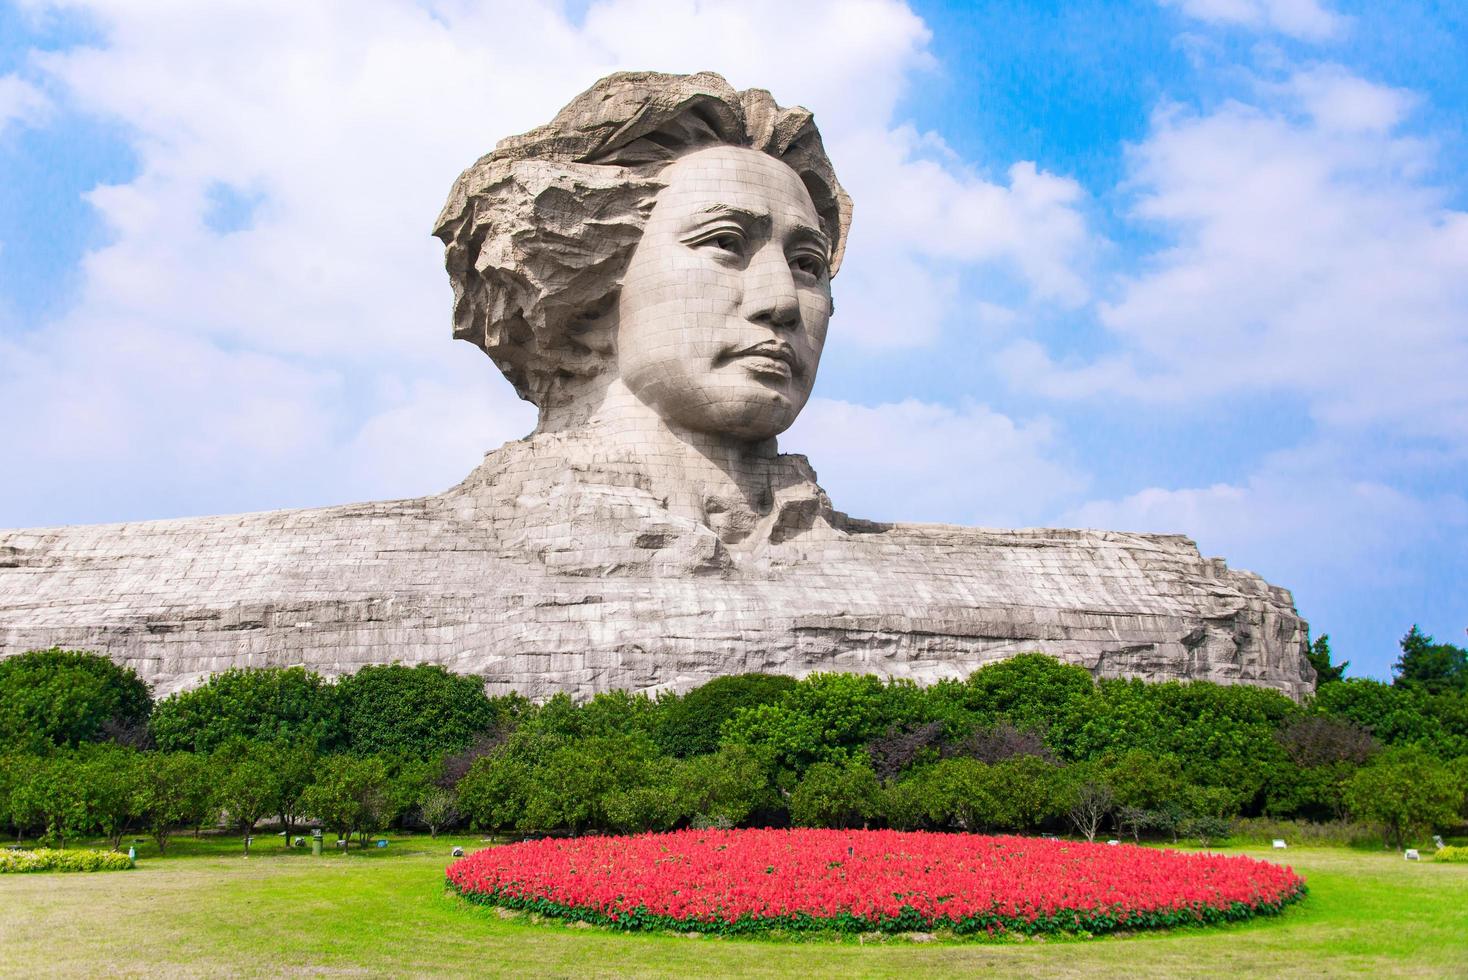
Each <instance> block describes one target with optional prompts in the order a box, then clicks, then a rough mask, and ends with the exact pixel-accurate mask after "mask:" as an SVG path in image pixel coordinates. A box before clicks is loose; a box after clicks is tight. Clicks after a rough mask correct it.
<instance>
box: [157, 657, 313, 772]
mask: <svg viewBox="0 0 1468 980" xmlns="http://www.w3.org/2000/svg"><path fill="white" fill-rule="evenodd" d="M150 727H151V730H152V733H153V738H154V739H155V740H156V741H157V743H158V747H159V748H160V749H162V750H164V751H165V752H202V753H205V754H209V753H212V752H214V751H215V750H217V749H219V748H220V747H221V746H223V745H225V744H226V743H228V742H231V741H236V740H243V741H246V742H257V743H265V742H284V743H287V744H289V745H295V746H305V747H309V748H311V749H313V750H315V751H318V752H319V751H324V750H326V749H328V748H330V747H332V746H333V745H335V744H337V742H338V741H339V740H340V737H341V713H340V709H339V706H338V704H337V699H336V689H335V688H333V687H332V685H330V684H327V683H326V682H325V681H324V680H323V679H322V678H321V676H320V675H319V674H315V673H312V672H310V671H307V670H306V669H305V668H304V667H261V668H240V669H235V670H227V671H225V672H224V673H222V674H215V675H213V676H212V677H210V678H209V679H208V680H207V681H206V682H205V683H204V685H203V686H202V687H196V688H194V689H193V690H190V691H180V692H179V693H177V694H174V695H171V696H170V697H167V698H165V699H163V700H162V701H160V702H158V704H157V705H156V706H155V707H154V709H153V718H152V722H151V726H150Z"/></svg>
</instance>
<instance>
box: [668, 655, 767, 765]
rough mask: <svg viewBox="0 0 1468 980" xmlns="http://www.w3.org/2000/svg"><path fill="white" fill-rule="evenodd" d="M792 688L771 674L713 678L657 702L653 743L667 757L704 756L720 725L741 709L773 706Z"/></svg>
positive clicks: (712, 748) (716, 739)
mask: <svg viewBox="0 0 1468 980" xmlns="http://www.w3.org/2000/svg"><path fill="white" fill-rule="evenodd" d="M794 687H795V679H794V678H792V677H781V676H778V675H775V674H731V675H729V676H728V677H716V678H715V679H713V680H711V681H709V682H708V683H707V684H702V685H700V686H698V687H695V688H694V689H693V690H691V691H689V692H688V693H687V694H685V695H683V696H682V697H668V698H665V699H664V700H662V701H659V702H658V714H659V719H658V727H657V741H658V745H659V747H660V748H661V749H662V750H663V751H664V752H666V753H667V754H669V755H674V756H678V757H680V758H687V757H689V756H696V755H706V754H708V753H711V752H714V751H716V750H717V749H718V747H719V736H720V733H721V732H722V731H723V728H724V723H725V722H727V721H728V720H729V719H730V718H732V717H733V716H734V714H735V713H736V712H738V711H739V710H741V709H743V708H756V707H759V706H760V705H762V704H775V703H777V702H779V701H780V700H781V699H782V698H784V697H785V695H786V694H788V693H789V692H790V691H791V689H793V688H794Z"/></svg>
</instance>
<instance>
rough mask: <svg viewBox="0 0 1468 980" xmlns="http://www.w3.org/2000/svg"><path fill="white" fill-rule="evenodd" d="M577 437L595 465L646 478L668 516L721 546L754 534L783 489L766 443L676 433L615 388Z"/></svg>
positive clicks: (775, 453)
mask: <svg viewBox="0 0 1468 980" xmlns="http://www.w3.org/2000/svg"><path fill="white" fill-rule="evenodd" d="M578 436H579V438H580V439H585V440H589V441H591V442H592V443H593V444H595V445H596V447H597V450H596V455H597V457H599V459H601V460H602V461H604V462H606V463H608V464H612V465H615V464H617V463H626V464H627V465H629V466H633V467H635V468H636V469H637V470H638V471H639V472H640V473H641V474H643V475H645V477H646V479H647V485H648V489H649V490H650V491H651V492H652V493H653V494H654V495H656V496H658V497H659V498H662V499H663V500H665V501H666V505H667V507H668V510H669V511H671V512H673V513H674V514H677V515H678V516H681V517H687V518H690V519H693V520H698V521H700V522H703V523H705V524H707V525H708V526H710V527H712V528H714V530H715V531H717V532H719V536H720V537H721V538H725V539H726V540H738V539H740V538H743V537H744V536H746V535H748V534H749V533H751V532H753V531H754V530H755V529H756V527H757V525H758V524H759V522H760V520H761V519H762V518H763V517H764V516H765V515H767V514H769V513H770V510H771V508H772V507H773V506H774V503H775V494H776V491H777V489H778V488H779V486H780V485H781V484H782V483H783V482H786V479H785V478H784V475H783V473H782V472H780V471H782V470H783V469H784V467H782V466H781V464H780V457H779V450H778V449H777V448H776V444H775V440H774V439H773V438H771V439H765V440H762V441H758V442H748V441H744V440H740V439H735V438H733V437H730V436H726V435H719V434H713V433H706V432H695V431H691V430H687V429H682V428H680V427H678V426H677V425H675V424H670V423H669V422H668V421H666V420H665V419H663V418H662V417H661V416H660V415H658V414H657V412H656V411H654V410H653V409H652V408H651V407H650V406H648V405H647V404H645V403H644V402H642V401H641V400H640V399H639V398H637V396H636V395H634V394H632V392H630V391H629V390H627V388H626V386H624V385H623V384H622V383H621V382H620V381H613V382H612V384H611V385H609V386H608V389H607V392H606V396H605V398H604V399H603V400H602V403H601V405H600V406H599V407H598V409H597V411H596V412H595V413H594V414H593V415H592V416H591V418H589V419H588V420H587V422H586V424H585V425H584V427H582V429H581V431H580V432H579V433H578Z"/></svg>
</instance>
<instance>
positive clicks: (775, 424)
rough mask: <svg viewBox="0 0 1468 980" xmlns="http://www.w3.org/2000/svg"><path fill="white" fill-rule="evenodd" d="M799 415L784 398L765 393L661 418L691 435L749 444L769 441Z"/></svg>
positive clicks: (721, 401) (723, 401) (798, 407)
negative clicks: (721, 438)
mask: <svg viewBox="0 0 1468 980" xmlns="http://www.w3.org/2000/svg"><path fill="white" fill-rule="evenodd" d="M799 412H800V406H798V405H795V404H793V403H792V402H791V401H790V399H789V398H788V397H787V396H785V395H782V394H777V393H774V392H768V391H766V392H761V393H758V394H756V395H753V396H752V397H749V398H739V397H730V398H726V399H722V400H720V401H719V402H716V403H714V404H705V405H701V406H698V408H697V409H696V410H690V411H685V412H680V413H677V414H676V415H665V416H664V418H665V419H666V420H667V421H668V422H671V423H672V424H674V425H677V426H679V427H682V428H685V429H689V430H691V431H694V432H701V433H704V434H705V435H712V436H722V437H724V438H728V439H735V440H738V441H740V442H751V443H753V442H764V441H765V440H767V439H773V438H774V437H775V436H778V435H779V434H780V433H782V432H784V431H785V430H786V429H788V428H790V426H791V425H792V424H793V423H794V422H795V416H796V415H797V414H799Z"/></svg>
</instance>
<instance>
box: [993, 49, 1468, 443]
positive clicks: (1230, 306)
mask: <svg viewBox="0 0 1468 980" xmlns="http://www.w3.org/2000/svg"><path fill="white" fill-rule="evenodd" d="M1260 99H1261V101H1264V102H1265V104H1264V105H1262V106H1261V105H1246V104H1242V103H1239V102H1231V103H1228V104H1226V105H1224V106H1223V107H1221V108H1220V109H1218V110H1217V111H1214V112H1211V113H1208V114H1196V113H1192V112H1187V111H1184V110H1181V109H1178V108H1176V107H1171V108H1164V109H1162V110H1160V111H1159V112H1158V113H1157V115H1156V117H1155V119H1154V121H1153V128H1152V132H1151V134H1150V135H1149V136H1148V137H1147V139H1146V140H1145V141H1143V142H1142V143H1141V144H1140V145H1139V146H1137V147H1135V148H1134V150H1133V152H1132V154H1131V159H1130V169H1131V178H1132V189H1133V190H1134V191H1135V192H1136V194H1137V204H1136V207H1135V216H1136V217H1137V218H1139V219H1143V220H1145V221H1148V222H1153V223H1156V225H1157V226H1159V227H1160V228H1161V229H1163V230H1164V231H1165V232H1166V233H1167V234H1168V235H1169V236H1170V237H1171V239H1172V243H1171V244H1170V245H1168V246H1167V247H1165V248H1164V249H1162V250H1160V251H1158V252H1157V253H1155V254H1154V255H1152V256H1151V257H1150V258H1149V259H1147V260H1146V261H1145V263H1143V264H1142V271H1140V272H1139V273H1137V274H1136V275H1134V276H1133V277H1131V278H1129V279H1127V280H1125V281H1123V282H1122V283H1121V286H1120V289H1119V292H1118V294H1117V297H1116V300H1115V301H1114V302H1112V303H1110V304H1105V305H1103V307H1102V310H1101V321H1102V323H1103V324H1104V326H1105V327H1106V328H1107V329H1108V330H1109V331H1110V332H1111V333H1112V335H1113V336H1114V338H1115V339H1116V340H1117V341H1118V345H1117V349H1116V351H1115V352H1113V353H1110V354H1108V355H1106V356H1103V357H1100V358H1097V359H1095V360H1093V361H1091V362H1089V363H1087V362H1086V361H1084V360H1080V361H1077V360H1076V359H1075V356H1074V355H1063V357H1062V359H1061V360H1060V361H1059V362H1058V363H1057V361H1056V360H1054V359H1052V356H1051V355H1050V354H1049V353H1048V352H1047V351H1045V350H1044V349H1043V348H1041V347H1040V346H1039V345H1038V344H1036V343H1034V342H1033V341H1023V342H1018V343H1016V344H1015V345H1013V346H1012V347H1010V348H1009V349H1008V350H1007V351H1006V352H1005V355H1004V363H1005V364H1006V366H1007V367H1008V368H1009V369H1010V370H1011V371H1012V372H1013V373H1014V374H1015V375H1016V376H1017V378H1018V383H1020V384H1023V385H1025V386H1027V387H1029V388H1031V389H1032V390H1039V391H1042V392H1044V393H1046V394H1049V395H1052V396H1055V397H1064V398H1072V397H1086V396H1092V395H1097V394H1109V395H1116V394H1120V395H1124V396H1127V397H1131V398H1136V399H1141V400H1155V401H1167V402H1180V403H1181V402H1187V403H1195V404H1196V403H1199V402H1206V401H1207V400H1208V399H1211V398H1216V397H1219V396H1224V395H1232V394H1240V393H1248V392H1258V391H1276V392H1285V393H1288V394H1291V395H1296V396H1300V397H1303V398H1305V399H1306V401H1307V403H1308V405H1309V410H1310V411H1311V413H1312V415H1313V416H1314V417H1315V418H1316V419H1317V420H1318V421H1320V422H1322V423H1324V424H1326V425H1328V426H1334V427H1344V428H1347V429H1361V428H1387V429H1390V430H1392V431H1393V432H1396V433H1398V434H1402V435H1415V436H1419V437H1427V438H1432V439H1439V440H1445V441H1447V442H1448V443H1451V444H1455V445H1458V446H1460V447H1463V448H1468V388H1465V387H1464V385H1463V383H1462V379H1463V378H1464V377H1465V376H1468V331H1465V330H1464V329H1463V324H1464V323H1465V322H1468V214H1465V213H1464V212H1461V211H1457V210H1454V209H1452V208H1450V207H1448V206H1446V205H1445V203H1444V201H1445V194H1444V193H1443V192H1441V191H1440V190H1439V189H1437V188H1435V187H1434V186H1433V185H1432V184H1431V183H1429V182H1428V181H1427V179H1426V176H1425V175H1428V174H1430V173H1432V171H1433V168H1434V166H1435V164H1436V160H1435V152H1434V148H1433V147H1432V145H1431V144H1429V143H1426V142H1424V141H1422V140H1420V139H1416V138H1413V137H1410V136H1405V135H1401V134H1400V132H1399V128H1398V127H1399V124H1400V123H1401V122H1402V121H1403V120H1404V119H1405V118H1406V113H1407V112H1408V110H1409V107H1410V105H1411V104H1412V101H1413V100H1412V98H1411V97H1410V96H1409V95H1407V94H1405V93H1402V92H1400V91H1398V90H1395V89H1389V88H1385V87H1381V86H1376V85H1372V84H1371V83H1369V82H1366V81H1364V80H1362V79H1360V78H1357V77H1354V76H1351V75H1349V74H1347V73H1346V72H1344V71H1343V70H1341V69H1338V68H1324V69H1315V70H1312V71H1309V72H1302V73H1299V74H1296V75H1295V76H1293V77H1292V78H1291V79H1289V81H1288V82H1287V83H1286V84H1284V85H1281V86H1275V87H1273V88H1272V89H1270V90H1268V91H1261V95H1260ZM1271 100H1273V101H1271Z"/></svg>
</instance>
